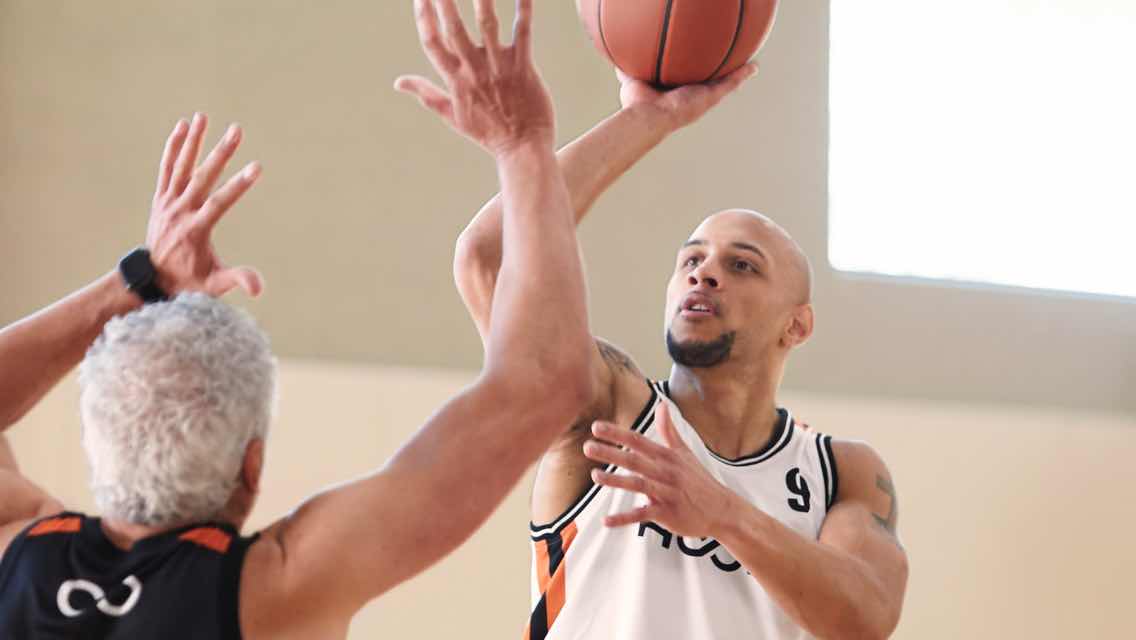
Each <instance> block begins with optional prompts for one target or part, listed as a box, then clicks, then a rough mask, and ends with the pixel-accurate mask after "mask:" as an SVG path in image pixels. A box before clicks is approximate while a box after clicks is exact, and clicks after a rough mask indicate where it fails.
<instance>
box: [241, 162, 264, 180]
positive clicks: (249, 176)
mask: <svg viewBox="0 0 1136 640" xmlns="http://www.w3.org/2000/svg"><path fill="white" fill-rule="evenodd" d="M258 175H260V163H259V162H254V163H252V164H250V165H249V166H247V167H245V170H244V171H242V172H241V178H243V179H245V180H253V179H255V178H256V177H257V176H258Z"/></svg>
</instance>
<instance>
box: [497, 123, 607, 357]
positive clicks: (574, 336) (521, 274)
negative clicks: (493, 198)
mask: <svg viewBox="0 0 1136 640" xmlns="http://www.w3.org/2000/svg"><path fill="white" fill-rule="evenodd" d="M497 166H498V174H499V179H500V181H501V197H502V204H503V210H504V212H503V216H502V217H503V224H502V239H503V242H504V245H503V250H502V254H503V256H502V264H501V270H500V277H499V280H498V282H497V290H496V293H495V296H496V298H497V300H498V302H497V305H498V312H497V313H495V314H494V318H493V320H492V323H491V325H490V339H489V345H488V347H487V365H489V366H490V368H493V367H494V365H499V364H501V363H505V362H509V363H517V364H522V365H523V366H526V367H528V366H533V367H536V369H535V371H539V370H541V369H542V368H545V367H553V368H555V367H556V366H557V365H558V364H559V363H560V362H561V361H562V360H564V358H565V357H566V356H567V357H568V358H570V359H571V358H577V359H581V361H583V356H582V355H581V356H579V357H576V356H575V354H577V353H579V354H587V353H589V352H588V349H587V344H588V342H589V340H590V334H589V331H588V326H587V311H586V302H585V298H586V294H585V288H584V279H583V268H582V265H581V264H580V257H579V250H578V247H577V243H576V234H575V229H574V220H573V217H572V214H571V209H570V206H569V196H568V190H567V187H566V185H565V183H564V178H563V176H562V174H561V172H560V169H559V167H558V166H557V163H556V159H555V157H554V155H553V153H552V148H551V146H550V145H548V146H546V145H543V144H525V145H522V146H521V147H518V148H517V149H515V150H513V151H511V152H509V153H507V154H504V155H503V156H501V157H500V158H499V159H498V163H497Z"/></svg>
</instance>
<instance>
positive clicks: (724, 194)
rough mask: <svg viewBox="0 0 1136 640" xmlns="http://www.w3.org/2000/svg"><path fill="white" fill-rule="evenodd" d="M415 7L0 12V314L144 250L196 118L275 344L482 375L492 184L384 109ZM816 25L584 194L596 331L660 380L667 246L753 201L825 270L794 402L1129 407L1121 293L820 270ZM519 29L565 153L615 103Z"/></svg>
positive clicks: (566, 16)
mask: <svg viewBox="0 0 1136 640" xmlns="http://www.w3.org/2000/svg"><path fill="white" fill-rule="evenodd" d="M461 4H462V5H463V6H466V5H468V3H465V2H463V3H461ZM499 4H500V5H502V6H505V5H509V4H511V3H509V2H506V1H505V0H502V1H501V2H499ZM410 7H411V2H410V0H400V1H397V2H394V1H390V0H385V1H374V0H346V1H343V2H335V3H316V2H307V1H305V2H301V1H297V0H272V1H266V0H195V1H194V2H178V3H174V2H148V3H144V2H137V1H136V0H102V1H100V2H79V1H77V0H0V148H2V149H3V153H2V154H0V255H3V256H4V268H3V269H0V322H6V321H10V320H12V319H15V318H17V317H19V316H21V315H23V314H25V313H27V312H29V311H31V310H33V309H35V308H36V307H38V306H40V305H42V304H44V303H46V302H48V301H50V300H52V299H54V298H55V297H57V296H58V295H60V294H62V293H63V292H65V291H67V290H69V289H71V288H74V287H76V286H78V285H80V284H82V283H83V282H85V281H87V280H88V279H90V278H91V277H92V276H93V275H94V274H96V273H100V272H102V271H103V270H104V269H107V268H108V267H109V266H110V265H112V264H113V262H114V260H115V259H116V258H117V257H118V255H120V254H121V253H123V252H125V251H126V250H127V249H128V248H129V247H131V246H132V245H133V244H135V243H137V242H139V241H140V240H141V234H142V225H143V219H144V216H145V212H146V206H147V202H148V194H149V191H150V189H151V184H152V183H153V174H154V170H155V167H154V165H155V163H156V160H157V155H158V151H159V148H160V146H161V141H162V140H163V138H164V136H165V135H166V132H167V131H168V129H169V127H170V126H171V124H172V123H173V122H174V120H175V119H176V117H178V116H179V115H184V114H186V113H187V112H189V111H191V110H193V109H204V110H207V111H209V112H210V113H212V114H213V115H214V117H215V118H216V121H217V125H218V126H216V127H215V128H214V132H218V131H219V130H220V128H221V126H222V125H223V123H224V122H225V121H229V120H239V121H241V122H243V123H244V124H245V125H246V127H247V132H248V134H247V142H246V148H245V149H244V150H243V151H242V152H241V154H240V157H239V159H240V160H241V161H244V160H250V159H253V158H257V159H260V160H262V161H263V162H264V165H265V177H264V179H263V181H262V183H261V184H260V185H259V186H258V187H257V189H256V191H255V192H254V193H253V194H252V195H251V196H250V197H249V198H248V199H247V201H246V202H245V203H243V204H242V206H241V207H240V209H239V210H238V211H237V212H236V213H235V215H233V217H232V219H231V220H230V221H228V222H226V223H225V225H224V226H223V230H222V235H221V239H220V246H221V248H222V249H223V250H224V254H225V255H227V256H228V257H230V258H231V259H232V260H236V261H241V262H251V263H253V264H256V265H258V266H260V267H261V268H262V269H263V271H264V273H265V275H266V276H267V278H268V281H269V287H270V288H269V294H268V295H267V296H266V297H265V298H264V299H263V300H262V301H259V302H257V303H256V304H255V305H254V308H255V310H256V311H257V315H258V317H260V318H261V319H262V321H263V323H264V324H265V326H266V327H267V328H268V329H269V330H270V332H271V334H272V336H273V339H274V340H275V344H276V345H277V348H278V349H279V350H280V352H281V353H283V354H286V355H299V356H305V357H317V358H325V357H330V358H337V359H347V360H354V361H368V362H381V363H385V364H404V365H410V366H441V367H454V366H457V367H465V368H473V367H476V366H477V364H478V363H479V359H480V350H479V344H478V341H477V337H476V334H475V332H474V331H473V329H472V327H471V326H470V324H469V322H468V321H467V320H466V318H465V315H464V312H463V311H462V308H461V305H460V303H459V300H458V298H457V296H456V295H455V293H454V291H453V286H452V284H451V282H450V268H449V264H450V259H451V250H452V245H453V241H454V239H455V238H456V236H457V233H458V231H459V230H460V229H461V228H462V227H463V226H464V224H465V223H466V221H467V220H468V219H469V217H470V216H471V215H472V213H473V212H474V211H475V210H476V209H477V208H478V206H479V205H480V203H481V202H483V201H484V200H485V199H486V198H487V197H488V196H489V195H491V194H492V193H493V191H494V190H495V187H494V172H493V168H492V166H491V163H490V162H489V160H488V159H487V158H486V157H485V156H484V154H482V153H481V152H480V151H479V150H477V149H476V148H474V147H473V146H472V145H470V144H468V143H466V142H464V141H462V140H460V139H458V138H457V137H456V136H454V135H453V134H451V133H450V132H448V131H446V130H445V129H444V128H443V127H442V126H440V125H439V124H438V123H437V122H435V121H434V120H435V119H434V117H433V116H432V115H429V114H427V113H425V112H423V111H422V110H421V109H420V108H419V107H418V105H417V104H415V103H414V102H413V101H412V100H410V99H408V98H406V97H403V96H397V95H395V94H394V93H393V92H392V91H391V90H390V85H391V82H392V81H393V79H394V78H395V77H396V76H397V75H398V74H400V73H405V72H424V71H426V70H427V69H428V66H427V64H426V62H425V60H424V57H423V56H422V54H421V53H420V51H419V50H418V45H417V42H416V41H415V33H414V28H413V21H412V18H411V10H410ZM828 7H829V4H828V2H827V1H826V0H787V1H786V2H783V3H782V8H781V13H780V17H779V21H778V24H777V27H776V29H775V31H774V33H773V36H772V39H771V41H770V42H769V45H768V46H767V48H766V49H765V51H764V52H763V53H762V57H761V60H762V66H763V71H762V74H761V76H760V77H759V79H758V80H756V81H754V82H753V83H751V84H750V85H749V86H747V87H746V88H745V90H744V91H743V92H742V93H741V94H740V95H739V96H737V97H736V98H735V99H732V100H730V102H729V103H728V104H726V105H724V106H723V107H722V108H721V110H720V111H719V112H718V113H716V114H714V116H713V117H712V118H710V119H708V120H707V121H705V122H702V123H700V124H699V125H698V126H697V127H695V128H693V129H691V130H689V131H686V132H684V133H683V134H682V135H680V136H677V137H676V138H674V139H673V140H671V141H669V142H668V143H667V144H666V145H664V146H663V147H662V148H661V149H659V150H658V151H657V152H656V153H655V154H653V155H652V156H651V157H649V158H648V159H647V160H646V161H644V162H643V163H642V165H640V166H639V167H638V168H636V169H635V170H634V171H633V172H632V173H631V174H629V175H628V176H627V177H626V178H625V179H624V180H622V181H621V182H620V183H619V184H618V185H617V186H616V187H615V188H614V189H613V190H612V192H611V193H610V194H609V195H608V196H607V197H605V198H604V199H603V200H602V201H601V202H600V203H599V205H598V206H597V208H596V210H595V214H594V218H593V219H592V220H591V221H589V222H588V223H587V224H586V225H585V226H584V229H583V233H582V238H583V242H584V246H585V252H586V255H587V260H588V264H589V271H590V273H591V275H592V278H591V288H592V316H593V318H594V326H595V328H596V330H597V332H599V333H600V334H602V335H604V336H606V337H608V338H609V339H611V340H613V341H614V342H616V343H618V344H620V345H623V346H625V347H626V348H627V349H628V350H629V351H630V352H631V353H632V354H634V355H635V356H636V357H637V358H638V359H639V360H640V361H641V362H642V363H643V364H644V365H645V366H647V367H650V368H661V367H663V366H665V364H666V354H665V352H664V350H663V349H662V341H661V340H660V335H661V326H660V320H661V317H662V314H661V303H662V289H663V286H664V281H665V276H666V274H667V273H668V272H669V270H670V269H671V266H672V259H673V252H674V250H675V248H676V247H677V246H678V244H679V243H680V242H681V241H682V240H683V239H684V238H685V237H686V235H687V234H688V233H689V231H690V230H691V229H692V228H693V227H694V225H695V224H696V223H697V222H698V221H699V220H700V219H701V218H702V216H704V215H705V214H706V213H708V212H710V211H713V210H716V209H719V208H723V207H731V206H738V205H741V206H748V207H752V208H757V209H761V210H764V211H766V212H768V213H769V214H771V215H773V216H774V217H775V218H777V219H778V220H780V221H781V222H782V223H783V224H784V225H785V226H786V227H787V228H788V229H789V230H790V231H791V232H792V233H793V234H795V235H796V236H797V237H798V238H799V239H800V241H801V244H802V245H803V246H804V248H805V249H806V251H808V252H809V254H810V255H812V257H813V259H814V261H815V263H816V265H817V268H818V283H817V284H818V286H817V307H818V314H819V315H818V317H819V323H820V324H819V331H818V333H817V336H816V338H815V339H814V341H813V342H812V344H810V345H809V346H808V347H807V348H806V349H805V350H803V351H802V352H801V353H800V354H799V356H798V358H797V362H796V363H795V366H794V367H793V368H792V369H791V371H790V373H789V380H788V382H789V384H790V385H792V386H793V387H795V388H803V389H811V390H819V391H828V392H832V391H837V392H843V393H857V394H863V393H872V394H875V393H883V394H888V395H904V396H910V397H925V398H938V399H955V400H957V399H966V400H979V401H1000V402H1016V403H1044V404H1054V405H1063V406H1076V407H1083V408H1093V407H1098V408H1109V409H1120V410H1125V411H1128V412H1130V413H1136V393H1134V392H1133V389H1136V346H1134V345H1136V304H1133V303H1132V302H1131V301H1123V300H1115V299H1101V298H1086V297H1078V296H1071V295H1063V294H1040V293H1037V292H1027V291H1023V290H1017V289H1007V288H989V287H961V288H960V287H957V286H953V285H936V284H932V283H928V282H922V281H900V280H895V279H886V278H865V277H858V276H850V275H847V274H840V273H836V272H834V271H833V270H832V269H831V268H830V267H829V266H828V261H827V260H826V258H825V255H826V247H827V213H826V212H827V206H828V202H827V167H826V163H827V144H828V133H827V132H828V119H827V113H828V112H827V109H828V104H827V103H828V95H827V94H828V92H827V79H828ZM536 29H537V37H538V40H539V43H538V50H537V55H538V57H539V59H540V61H541V63H542V67H543V69H544V71H545V73H546V75H547V79H548V82H549V85H550V87H551V88H552V91H553V94H554V97H555V99H556V102H557V105H558V108H559V122H560V129H561V137H562V138H564V139H568V138H570V137H573V136H575V135H578V134H579V133H581V132H582V131H584V130H586V129H587V128H588V127H589V126H591V125H592V124H593V123H595V122H596V121H598V120H599V119H600V118H602V117H603V116H605V115H606V114H608V113H610V112H611V111H612V110H613V109H614V107H615V105H616V90H615V86H614V83H613V79H612V74H611V71H610V68H609V67H608V66H607V65H606V64H605V63H604V62H603V61H602V60H601V59H600V58H599V56H598V55H596V54H595V52H594V51H593V49H592V47H591V46H590V45H589V44H588V43H587V41H586V38H585V36H584V34H583V31H582V29H581V28H580V27H579V25H578V22H577V19H576V16H575V9H574V3H573V2H572V0H556V1H551V0H544V1H542V2H540V3H539V8H538V23H537V27H536ZM865 37H870V36H867V35H866V36H865ZM897 55H901V54H898V53H897ZM929 126H933V123H929ZM1039 188H1044V186H1043V185H1039ZM912 215H913V216H917V215H919V211H918V210H917V208H916V209H914V210H913V211H912ZM895 241H896V242H902V241H903V239H902V238H898V237H897V238H895ZM1023 241H1024V240H1023ZM960 259H965V249H963V250H960Z"/></svg>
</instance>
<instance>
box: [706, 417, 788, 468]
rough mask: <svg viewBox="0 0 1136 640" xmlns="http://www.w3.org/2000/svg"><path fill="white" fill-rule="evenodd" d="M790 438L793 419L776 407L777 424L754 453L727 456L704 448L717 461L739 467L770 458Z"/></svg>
mask: <svg viewBox="0 0 1136 640" xmlns="http://www.w3.org/2000/svg"><path fill="white" fill-rule="evenodd" d="M786 430H788V434H786V433H785V432H786ZM792 439H793V420H792V419H791V418H790V417H789V412H788V411H787V410H785V409H781V408H778V409H777V424H775V425H773V433H771V434H770V435H769V440H767V441H766V442H765V444H763V445H761V448H760V449H758V450H757V451H755V452H754V453H751V454H749V455H747V456H742V457H740V458H727V457H726V456H722V455H718V454H717V453H716V452H715V451H714V450H713V449H711V448H710V447H706V450H707V451H709V452H710V455H712V456H714V457H715V458H717V460H718V461H719V462H724V463H726V464H728V465H733V466H735V467H741V466H746V465H750V464H756V463H758V462H762V461H764V460H768V459H769V458H772V457H773V456H775V455H777V453H778V452H780V451H781V450H782V449H784V448H785V447H786V446H787V445H788V444H789V441H790V440H792Z"/></svg>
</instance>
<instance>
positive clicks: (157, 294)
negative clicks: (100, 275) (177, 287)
mask: <svg viewBox="0 0 1136 640" xmlns="http://www.w3.org/2000/svg"><path fill="white" fill-rule="evenodd" d="M118 272H119V273H121V274H122V280H123V281H124V282H126V288H127V289H130V290H131V291H133V292H134V293H135V294H136V295H137V296H138V297H139V298H142V301H143V302H146V303H150V302H162V301H165V300H169V299H170V297H169V296H168V295H166V292H165V291H162V288H161V287H159V286H158V271H157V269H155V268H154V263H153V262H151V261H150V252H149V251H147V250H146V249H144V248H142V247H138V248H137V249H135V250H134V251H131V252H130V253H128V254H126V255H125V256H123V258H122V260H119V261H118Z"/></svg>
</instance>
